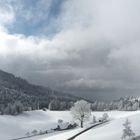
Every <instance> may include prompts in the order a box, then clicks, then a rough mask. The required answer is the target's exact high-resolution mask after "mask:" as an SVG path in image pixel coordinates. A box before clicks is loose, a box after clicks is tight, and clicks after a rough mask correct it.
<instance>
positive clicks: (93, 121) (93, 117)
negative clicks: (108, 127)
mask: <svg viewBox="0 0 140 140" xmlns="http://www.w3.org/2000/svg"><path fill="white" fill-rule="evenodd" d="M92 123H96V116H94V115H93V116H92Z"/></svg>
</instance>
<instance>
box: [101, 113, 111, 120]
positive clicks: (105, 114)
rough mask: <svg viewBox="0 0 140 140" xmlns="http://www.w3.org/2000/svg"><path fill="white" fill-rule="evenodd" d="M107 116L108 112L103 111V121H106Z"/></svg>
mask: <svg viewBox="0 0 140 140" xmlns="http://www.w3.org/2000/svg"><path fill="white" fill-rule="evenodd" d="M108 118H109V116H108V114H107V113H104V114H103V116H102V119H103V121H107V120H108Z"/></svg>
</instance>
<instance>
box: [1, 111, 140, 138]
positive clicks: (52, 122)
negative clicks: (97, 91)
mask: <svg viewBox="0 0 140 140" xmlns="http://www.w3.org/2000/svg"><path fill="white" fill-rule="evenodd" d="M103 113H104V112H93V114H94V115H95V116H97V117H101V116H102V114H103ZM108 114H109V116H110V117H111V118H112V121H111V122H109V123H108V124H105V125H103V126H99V127H96V128H93V129H91V130H89V131H87V132H85V133H84V134H82V135H81V136H79V137H77V138H76V139H75V140H85V139H88V140H92V139H94V140H120V137H121V135H122V129H123V126H122V123H124V121H125V119H126V118H128V119H129V120H130V121H131V122H132V129H133V130H134V132H135V133H136V134H137V135H139V134H140V132H139V130H140V124H139V122H140V111H135V112H120V111H111V112H108ZM58 119H63V120H64V121H72V118H71V115H70V112H69V111H41V110H40V111H31V112H25V113H23V114H22V115H19V116H8V115H3V116H0V140H9V139H12V138H16V137H22V136H25V133H27V132H28V131H29V132H31V131H32V130H34V129H36V130H38V131H40V130H48V129H50V128H54V127H56V125H57V121H58ZM91 119H92V118H91ZM86 127H87V126H86ZM81 130H82V129H81V128H76V129H74V130H67V131H63V132H55V133H51V134H46V135H42V136H36V137H33V138H28V139H26V140H66V139H68V138H69V137H71V136H73V135H75V134H77V133H78V132H80V131H81Z"/></svg>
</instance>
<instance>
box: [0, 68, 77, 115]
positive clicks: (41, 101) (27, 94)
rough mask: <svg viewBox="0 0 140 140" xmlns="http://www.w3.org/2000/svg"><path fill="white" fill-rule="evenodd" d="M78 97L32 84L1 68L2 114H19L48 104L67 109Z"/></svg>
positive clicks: (0, 99)
mask: <svg viewBox="0 0 140 140" xmlns="http://www.w3.org/2000/svg"><path fill="white" fill-rule="evenodd" d="M77 99H78V98H77V97H74V96H71V95H67V94H64V93H61V92H58V91H54V90H52V89H50V88H47V87H42V86H37V85H33V84H30V83H28V82H27V81H26V80H23V79H22V78H19V77H15V76H14V75H13V74H10V73H7V72H4V71H1V70H0V112H1V114H18V113H20V112H21V111H22V110H34V109H42V108H48V106H50V107H53V109H54V110H55V109H59V110H65V109H69V108H70V107H71V105H72V104H73V102H74V101H76V100H77ZM49 104H50V105H49ZM58 107H59V108H58ZM15 108H16V111H15ZM13 109H14V111H13Z"/></svg>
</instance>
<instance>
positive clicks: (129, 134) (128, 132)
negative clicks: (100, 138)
mask: <svg viewBox="0 0 140 140" xmlns="http://www.w3.org/2000/svg"><path fill="white" fill-rule="evenodd" d="M123 126H124V129H123V134H122V137H121V138H122V140H123V139H127V138H134V136H135V133H134V132H133V131H132V129H131V122H130V121H129V120H128V119H126V121H125V123H124V124H123Z"/></svg>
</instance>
